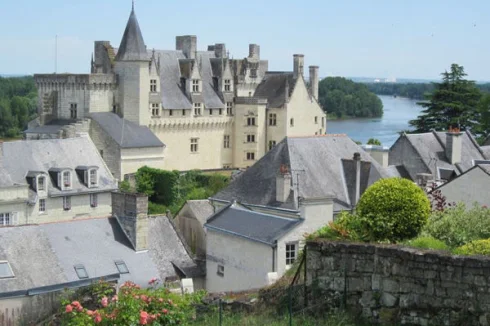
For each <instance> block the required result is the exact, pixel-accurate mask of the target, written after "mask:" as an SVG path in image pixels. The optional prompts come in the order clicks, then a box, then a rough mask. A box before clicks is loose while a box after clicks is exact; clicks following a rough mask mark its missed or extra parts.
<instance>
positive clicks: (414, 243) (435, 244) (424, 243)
mask: <svg viewBox="0 0 490 326" xmlns="http://www.w3.org/2000/svg"><path fill="white" fill-rule="evenodd" d="M403 244H405V245H407V246H409V247H414V248H419V249H432V250H445V251H447V250H449V249H450V248H449V247H448V246H447V245H446V244H445V243H444V242H442V241H440V240H437V239H435V238H433V237H427V236H420V237H417V238H415V239H412V240H408V241H406V242H404V243H403Z"/></svg>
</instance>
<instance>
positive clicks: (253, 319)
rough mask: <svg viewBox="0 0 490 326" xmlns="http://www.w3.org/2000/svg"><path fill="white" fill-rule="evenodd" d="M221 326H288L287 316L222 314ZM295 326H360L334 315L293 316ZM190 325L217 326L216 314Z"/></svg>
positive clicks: (340, 315)
mask: <svg viewBox="0 0 490 326" xmlns="http://www.w3.org/2000/svg"><path fill="white" fill-rule="evenodd" d="M222 321H223V323H222V325H223V326H259V325H260V326H262V325H268V326H284V325H289V316H287V315H284V316H278V315H274V314H244V313H241V314H238V313H223V319H222ZM292 324H293V325H295V326H300V325H301V326H362V324H359V323H358V322H355V321H354V320H353V319H352V318H351V317H349V316H348V315H347V314H334V315H330V316H328V317H325V318H313V317H310V316H306V315H303V314H298V315H296V316H293V322H292ZM190 325H202V326H215V325H219V315H218V312H216V313H213V314H212V315H207V316H205V317H204V318H202V319H198V320H196V321H195V322H192V323H191V324H190Z"/></svg>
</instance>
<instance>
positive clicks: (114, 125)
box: [90, 112, 165, 148]
mask: <svg viewBox="0 0 490 326" xmlns="http://www.w3.org/2000/svg"><path fill="white" fill-rule="evenodd" d="M90 117H91V118H92V119H93V120H94V121H96V122H97V123H98V124H99V125H100V127H101V128H102V129H103V130H104V131H105V132H106V133H107V134H108V135H109V136H110V137H111V138H112V139H113V140H114V141H115V142H116V143H117V144H118V145H119V146H121V147H122V148H143V147H163V146H165V145H164V144H163V143H162V142H161V141H160V139H158V137H157V136H155V134H154V133H153V132H151V130H150V129H149V128H148V127H146V126H140V125H138V124H136V123H134V122H131V121H128V120H126V119H123V118H121V117H120V116H118V115H117V114H115V113H112V112H98V113H91V114H90Z"/></svg>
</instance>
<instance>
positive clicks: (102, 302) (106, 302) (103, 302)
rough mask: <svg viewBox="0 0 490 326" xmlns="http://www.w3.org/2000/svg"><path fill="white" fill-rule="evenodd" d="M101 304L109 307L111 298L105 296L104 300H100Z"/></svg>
mask: <svg viewBox="0 0 490 326" xmlns="http://www.w3.org/2000/svg"><path fill="white" fill-rule="evenodd" d="M100 304H101V305H102V307H104V308H105V307H107V305H108V304H109V299H107V297H103V298H102V300H100Z"/></svg>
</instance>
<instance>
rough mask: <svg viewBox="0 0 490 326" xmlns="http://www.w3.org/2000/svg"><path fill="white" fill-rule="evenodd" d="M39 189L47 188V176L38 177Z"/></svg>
mask: <svg viewBox="0 0 490 326" xmlns="http://www.w3.org/2000/svg"><path fill="white" fill-rule="evenodd" d="M37 190H38V191H44V190H46V178H44V177H39V178H37Z"/></svg>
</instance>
